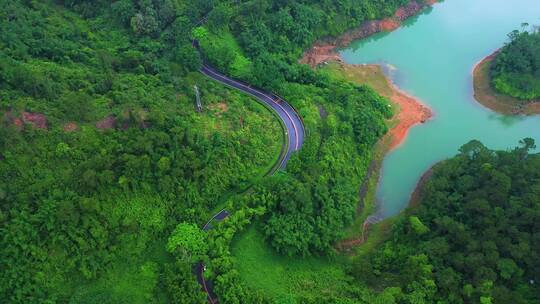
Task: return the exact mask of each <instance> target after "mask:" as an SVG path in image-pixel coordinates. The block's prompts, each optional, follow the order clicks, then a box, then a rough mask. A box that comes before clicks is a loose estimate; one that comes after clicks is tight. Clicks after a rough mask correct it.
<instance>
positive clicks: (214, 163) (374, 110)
mask: <svg viewBox="0 0 540 304" xmlns="http://www.w3.org/2000/svg"><path fill="white" fill-rule="evenodd" d="M1 2H2V7H3V9H2V11H0V23H1V26H0V45H1V48H0V80H1V81H0V118H1V123H2V128H0V132H1V134H0V159H1V162H0V179H1V183H0V200H1V204H0V231H1V234H2V238H1V239H0V240H1V245H2V248H3V249H2V250H1V251H0V268H1V269H3V271H2V272H1V274H0V296H1V298H2V299H5V300H6V301H8V302H11V303H44V302H47V303H56V302H60V303H66V302H71V303H97V302H105V303H121V302H126V303H148V302H158V303H159V302H161V303H163V302H182V303H202V302H204V301H205V296H204V295H203V294H202V293H201V292H200V288H199V286H198V285H197V284H196V281H195V277H194V276H193V274H192V271H191V265H192V263H193V262H194V260H193V258H194V257H197V259H203V260H208V261H209V271H208V273H209V274H208V276H209V277H213V278H214V279H216V289H217V290H218V291H221V293H219V294H220V296H223V297H227V296H228V297H230V299H237V300H236V301H237V302H238V301H240V300H238V299H239V298H238V297H237V296H238V295H240V296H241V292H242V288H240V287H239V286H240V285H241V283H240V282H238V278H237V277H236V276H235V272H234V269H232V268H231V267H230V266H231V263H230V261H228V260H227V259H226V254H225V253H223V254H221V256H222V258H221V260H220V259H219V258H216V259H214V257H218V256H220V255H218V254H217V253H216V252H219V250H221V249H223V248H224V247H223V246H225V247H226V246H228V243H227V240H230V235H228V236H227V238H220V237H219V236H215V237H212V235H210V236H208V238H209V239H208V240H204V241H203V242H202V243H208V244H209V246H203V247H202V249H201V248H200V247H197V246H195V247H194V246H192V245H193V244H200V243H201V240H200V239H197V238H195V240H193V239H189V238H188V239H183V234H182V233H184V234H185V233H187V232H189V231H194V229H193V228H194V227H201V226H202V224H203V223H204V222H205V221H206V220H207V219H208V218H209V217H210V215H211V214H212V211H214V209H216V208H219V207H222V206H224V205H225V204H228V205H229V206H230V207H231V209H234V208H236V209H240V210H239V211H238V212H237V213H235V216H236V217H238V218H239V219H238V221H237V222H235V221H234V217H233V218H231V219H230V220H228V221H227V222H228V224H229V225H231V226H232V228H231V230H225V229H224V230H222V232H223V231H224V232H223V233H225V232H227V231H235V230H237V229H239V227H240V226H241V223H245V222H246V221H249V220H250V219H251V218H253V217H254V216H257V215H260V216H263V217H264V219H265V223H266V224H265V227H266V228H265V231H266V234H267V236H268V238H269V239H270V240H271V243H272V244H274V245H275V247H276V248H277V249H279V250H280V251H282V252H285V253H288V254H304V255H307V254H312V253H315V252H317V253H324V252H329V251H332V249H331V244H332V242H333V241H334V240H335V239H336V238H337V237H338V236H339V233H340V229H341V228H343V227H344V226H346V225H347V224H348V223H350V222H351V221H352V217H353V215H354V209H355V204H356V198H355V195H356V189H357V186H358V184H359V183H360V181H361V179H362V177H363V175H364V173H365V169H366V167H367V164H368V162H369V158H370V149H371V146H372V145H373V143H374V142H376V140H377V139H378V138H379V137H380V136H381V135H382V134H383V133H384V132H385V130H386V127H385V125H384V118H386V117H389V115H390V114H391V113H390V111H389V109H388V106H387V104H388V101H387V100H385V99H383V98H382V97H380V96H378V95H377V94H375V93H374V92H373V91H372V90H371V89H370V88H368V87H359V86H356V85H353V84H351V83H347V82H344V81H342V80H336V79H331V78H329V77H327V76H323V75H320V74H319V73H317V72H314V71H312V70H310V69H309V68H307V67H305V66H301V65H298V64H296V59H297V58H298V56H299V55H300V52H301V50H302V49H303V48H305V47H307V46H308V45H309V44H310V43H312V42H313V41H314V39H316V38H318V37H321V36H322V35H326V34H332V33H337V32H339V31H342V30H344V29H346V28H348V27H350V26H353V25H356V24H358V23H359V22H361V21H363V20H365V19H367V18H376V17H382V16H387V15H389V14H391V13H392V12H393V11H394V10H395V9H396V8H397V7H398V6H399V5H400V4H402V3H404V1H392V2H388V1H366V2H365V3H364V4H363V5H360V6H354V8H352V7H353V5H352V4H345V3H340V4H339V5H337V4H333V3H326V4H321V3H309V2H308V3H304V2H287V3H282V2H275V1H244V2H234V3H230V2H227V1H192V2H189V3H186V2H183V1H169V0H159V1H158V0H155V1H151V0H141V1H131V0H121V1H115V2H112V3H111V2H109V1H22V0H21V1H5V0H4V1H1ZM329 12H333V13H332V17H331V16H330V15H329V14H328V13H329ZM276 13H279V14H280V16H281V17H283V18H279V19H280V20H283V21H286V22H285V23H283V24H281V25H279V27H276V23H275V21H276V19H275V16H276ZM205 17H206V22H205V23H204V24H203V25H202V27H201V23H199V21H200V20H204V19H205ZM248 29H249V33H248V32H246V31H247V30H248ZM212 37H213V38H215V40H212V39H211V38H212ZM192 38H199V39H200V40H201V44H202V46H203V54H204V57H205V58H207V59H209V60H211V61H212V62H213V63H214V64H215V65H216V66H217V67H218V68H220V69H221V70H222V71H224V72H227V73H230V74H231V75H233V76H235V77H239V78H243V79H245V80H249V81H252V82H253V83H255V84H258V85H260V86H263V87H267V88H272V89H274V90H276V91H277V92H278V93H280V94H282V95H283V96H284V97H286V98H287V100H289V101H290V102H291V103H292V104H293V105H294V106H295V107H296V108H297V109H298V110H299V112H300V113H301V115H302V116H303V119H304V121H305V123H306V128H307V132H308V134H309V136H308V142H306V144H305V146H304V149H303V150H302V152H301V153H300V155H297V156H295V157H294V159H293V160H291V162H290V164H289V168H288V170H287V172H283V173H280V174H279V175H278V176H276V177H275V178H272V179H269V180H262V181H261V179H260V177H261V176H262V175H263V174H264V173H265V172H267V170H268V168H269V166H271V165H272V164H273V162H274V161H275V159H276V158H277V154H278V153H279V150H280V145H281V141H282V138H281V131H280V128H279V124H278V123H277V122H276V121H275V119H274V117H273V116H272V115H271V114H270V113H269V112H268V111H267V110H266V109H265V108H263V107H262V106H260V105H257V104H256V103H255V102H254V101H253V100H252V99H250V98H247V97H245V96H243V95H241V94H240V93H238V92H235V91H231V90H228V89H226V88H224V87H223V86H221V85H219V84H217V83H214V82H212V81H210V80H207V79H205V78H204V77H203V76H202V75H201V74H199V73H197V72H196V70H197V68H198V67H199V65H200V64H201V58H200V57H199V54H198V53H197V52H196V51H195V49H193V48H192V47H191V39H192ZM261 71H264V72H261ZM195 84H196V85H198V86H199V87H200V88H201V94H202V97H203V103H204V105H205V109H204V111H203V112H202V113H196V112H195V109H194V104H193V103H194V92H193V85H195ZM351 164H354V165H353V166H351ZM345 176H347V178H345ZM253 183H256V187H255V188H254V189H255V190H254V191H253V192H252V193H251V194H250V195H249V196H241V198H242V199H238V204H237V205H238V206H233V205H235V204H233V203H234V200H231V199H229V198H231V197H233V198H235V196H234V193H236V192H237V191H239V190H241V189H244V188H245V187H246V186H248V185H251V184H253ZM288 184H292V185H294V186H298V187H301V188H302V189H304V190H302V191H301V193H300V195H298V196H295V202H294V203H291V204H290V206H286V205H285V204H286V203H285V202H284V201H283V200H284V198H285V197H286V195H289V194H287V193H290V194H293V193H296V192H297V191H296V189H295V188H293V187H290V186H288V187H287V185H288ZM277 189H281V190H280V191H281V192H279V193H278V192H274V191H277ZM267 193H270V194H269V196H270V197H268V198H267V200H265V201H257V200H251V198H253V199H255V198H257V197H261V196H265V195H267ZM228 199H229V200H228ZM304 204H305V205H306V206H308V207H307V208H308V209H303V207H302V206H303V205H304ZM252 207H253V208H252ZM285 207H286V208H289V210H290V211H291V212H290V213H285V212H284V211H285V209H283V208H285ZM308 210H309V213H306V212H307V211H308ZM263 214H264V215H263ZM294 214H296V215H294ZM302 214H305V216H300V215H302ZM291 215H293V216H291ZM242 216H243V217H242ZM231 223H232V224H231ZM234 223H237V225H234ZM300 226H305V227H307V228H308V229H310V230H311V231H312V233H311V234H309V235H308V236H309V237H308V238H306V239H298V238H295V237H291V235H292V234H294V231H293V230H294V229H295V228H294V227H300ZM286 227H289V228H286ZM188 228H189V229H188ZM328 228H331V229H328ZM215 233H217V232H215ZM184 236H185V235H184ZM198 237H200V238H206V236H205V235H198ZM194 248H197V250H195V249H194ZM225 250H226V249H225ZM186 256H187V257H190V258H186ZM210 260H211V262H210ZM245 293H247V294H250V292H249V291H245ZM227 302H231V303H233V302H234V300H231V301H227Z"/></svg>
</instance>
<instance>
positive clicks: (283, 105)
mask: <svg viewBox="0 0 540 304" xmlns="http://www.w3.org/2000/svg"><path fill="white" fill-rule="evenodd" d="M194 46H195V47H196V46H197V45H196V43H194ZM199 71H200V72H201V73H202V74H204V75H206V76H208V77H210V78H212V79H214V80H216V81H218V82H220V83H222V84H224V85H226V86H229V87H232V88H234V89H237V90H239V91H242V92H244V93H246V94H248V95H251V96H252V97H254V98H255V99H257V101H259V102H260V103H262V104H264V105H266V106H267V107H269V108H270V109H272V110H273V111H274V112H275V113H276V114H277V116H278V117H279V119H280V120H281V122H282V123H283V126H284V128H285V132H284V133H285V137H286V138H285V141H284V143H283V146H284V147H285V148H286V150H285V149H282V150H284V151H282V155H281V156H280V158H279V159H278V163H277V164H276V166H275V167H276V168H277V169H283V168H285V166H286V165H287V161H288V160H289V159H290V157H291V155H292V153H293V152H295V151H298V150H300V148H301V147H302V144H303V143H304V136H305V129H304V122H303V121H302V119H301V118H300V115H299V114H298V113H297V112H296V110H295V109H294V108H293V107H292V106H291V105H290V104H288V103H287V102H286V101H285V100H283V98H281V97H280V96H278V95H276V94H273V93H269V92H266V91H264V90H262V89H259V88H256V87H253V86H251V85H249V84H247V83H245V82H242V81H239V80H235V79H232V78H229V77H227V76H225V75H223V74H221V73H220V72H219V71H217V70H216V69H214V68H212V67H211V66H209V65H208V64H206V63H204V64H203V65H202V67H201V69H200V70H199ZM274 172H275V170H272V171H270V172H269V174H273V173H274ZM227 216H229V212H228V211H227V210H225V209H223V210H221V211H219V212H218V213H217V214H215V215H214V216H213V217H212V218H211V219H210V220H209V221H208V222H207V223H206V225H204V227H203V230H204V231H208V230H209V229H211V228H212V222H214V221H218V222H219V221H222V220H224V219H225V218H227ZM204 270H205V266H204V264H203V263H202V262H201V263H198V264H197V265H196V266H195V273H196V275H197V280H198V281H199V284H201V286H202V288H203V289H204V291H205V292H206V294H207V296H208V302H209V303H211V304H216V303H218V299H217V297H216V295H215V294H214V292H213V285H212V282H211V281H206V280H205V279H204Z"/></svg>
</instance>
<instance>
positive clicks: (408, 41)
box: [341, 0, 540, 217]
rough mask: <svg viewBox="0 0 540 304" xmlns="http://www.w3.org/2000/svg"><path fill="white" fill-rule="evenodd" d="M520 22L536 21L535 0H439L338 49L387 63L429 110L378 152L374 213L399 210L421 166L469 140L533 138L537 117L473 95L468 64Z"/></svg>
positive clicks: (504, 145) (539, 137)
mask: <svg viewBox="0 0 540 304" xmlns="http://www.w3.org/2000/svg"><path fill="white" fill-rule="evenodd" d="M523 22H529V23H530V24H540V1H539V0H446V1H445V2H443V3H439V4H436V5H435V6H434V7H433V8H432V9H431V10H430V11H427V12H426V13H425V14H422V15H419V16H418V17H416V18H413V19H410V20H408V21H407V22H406V23H405V24H404V26H403V27H401V28H400V29H398V30H396V31H394V32H391V33H385V34H378V35H375V36H373V37H371V38H369V39H366V40H361V41H357V42H354V43H352V44H351V45H350V46H349V47H348V48H346V49H344V50H342V51H341V54H342V56H343V58H344V60H345V61H346V62H347V63H355V64H359V63H381V64H389V65H390V66H392V67H393V68H392V69H390V72H389V75H390V77H391V78H392V79H393V80H394V82H395V83H396V84H397V85H398V86H399V87H400V88H401V89H402V90H404V91H406V92H407V93H409V94H411V95H413V96H416V97H418V98H419V99H420V100H421V101H422V102H423V103H425V104H427V105H428V106H429V107H430V108H431V109H432V110H433V112H434V117H433V119H432V120H431V121H429V122H427V123H425V124H423V125H419V126H416V127H414V128H412V129H411V131H410V133H409V136H408V138H407V139H406V140H405V142H404V144H403V145H402V146H400V147H399V148H397V149H396V150H394V151H393V152H391V153H390V154H388V155H387V156H386V158H385V160H384V162H383V167H382V174H381V180H380V182H379V186H378V189H377V198H378V200H379V204H380V211H379V212H380V213H379V214H380V215H382V216H384V217H387V216H391V215H395V214H397V213H399V212H400V211H401V210H403V209H404V208H405V207H406V205H407V203H408V201H409V197H410V194H411V193H412V191H413V190H414V187H415V185H416V183H417V182H418V180H419V179H420V177H421V175H422V174H423V172H425V171H426V170H427V169H429V167H430V166H431V165H433V164H434V163H436V162H437V161H440V160H443V159H445V158H448V157H451V156H453V155H455V154H456V153H457V150H458V149H459V147H460V146H461V145H463V144H465V143H466V142H468V141H469V140H472V139H478V140H480V141H482V142H483V143H484V144H485V145H486V146H488V147H489V148H492V149H510V148H513V147H515V146H516V145H517V144H518V142H519V140H520V139H522V138H524V137H532V138H534V139H535V140H536V143H537V145H540V116H532V117H510V116H504V115H500V114H497V113H495V112H493V111H491V110H489V109H487V108H484V107H483V106H481V105H480V104H478V103H477V102H476V101H475V100H474V98H473V89H472V75H471V73H472V69H473V67H474V65H475V64H476V63H477V62H479V61H480V60H482V59H483V58H484V57H485V56H487V55H489V54H491V53H492V52H493V51H494V50H496V49H497V48H499V47H501V46H502V45H503V44H504V43H505V42H506V41H507V34H508V33H509V32H511V31H512V30H514V29H520V28H521V24H522V23H523ZM394 68H395V69H394Z"/></svg>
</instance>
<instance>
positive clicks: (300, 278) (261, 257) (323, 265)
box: [232, 225, 350, 299]
mask: <svg viewBox="0 0 540 304" xmlns="http://www.w3.org/2000/svg"><path fill="white" fill-rule="evenodd" d="M232 253H233V255H234V256H235V258H236V264H237V267H238V270H239V272H240V276H241V278H242V279H243V281H244V282H245V283H246V284H247V285H248V286H249V287H250V288H253V289H254V290H257V291H260V292H261V293H263V294H264V295H266V296H268V297H269V298H273V299H276V298H281V299H283V298H298V297H302V296H303V297H312V296H314V295H318V296H324V295H339V294H342V293H343V292H345V291H346V290H348V286H349V284H348V282H349V281H350V277H349V276H348V275H347V274H346V273H345V269H344V266H343V265H344V264H343V262H344V261H343V260H344V258H341V257H339V258H333V259H330V258H313V257H312V258H301V257H286V256H282V255H279V254H277V253H276V252H275V251H274V250H273V249H272V248H271V247H269V246H268V245H267V244H266V243H265V241H264V238H263V235H262V234H261V233H260V232H259V231H258V229H257V228H256V226H255V225H252V226H251V227H249V228H248V229H247V230H246V231H245V232H244V233H242V234H241V235H239V236H238V238H237V239H236V240H235V241H234V242H233V244H232Z"/></svg>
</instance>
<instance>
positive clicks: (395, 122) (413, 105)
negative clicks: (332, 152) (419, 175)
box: [328, 62, 433, 252]
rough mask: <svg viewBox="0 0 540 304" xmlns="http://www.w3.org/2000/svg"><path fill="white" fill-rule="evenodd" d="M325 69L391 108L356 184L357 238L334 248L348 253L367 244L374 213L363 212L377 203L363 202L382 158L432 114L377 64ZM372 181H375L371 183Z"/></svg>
mask: <svg viewBox="0 0 540 304" xmlns="http://www.w3.org/2000/svg"><path fill="white" fill-rule="evenodd" d="M328 68H329V69H330V70H335V71H337V72H338V73H339V74H340V75H342V77H344V78H345V79H347V80H349V81H352V82H354V83H357V84H367V85H369V86H370V87H371V88H373V89H374V90H375V91H376V92H377V93H378V94H380V95H381V96H384V97H386V98H388V100H389V101H390V102H391V103H392V105H393V107H394V109H395V111H394V115H393V116H392V118H390V119H389V120H387V125H388V127H389V129H388V132H387V133H386V134H385V135H384V136H383V137H381V139H379V142H378V143H377V144H376V145H375V147H374V159H373V160H372V162H371V164H370V166H369V168H368V172H367V173H366V180H364V182H363V183H362V185H360V191H359V207H358V209H359V210H357V214H358V216H360V217H361V218H362V217H366V218H365V220H364V221H363V222H362V229H361V231H360V235H357V236H355V237H353V238H346V239H343V240H341V241H339V242H338V244H337V246H336V247H337V248H338V249H339V250H340V251H342V252H349V251H351V250H352V249H353V248H355V247H357V246H360V245H362V244H364V243H365V242H367V241H368V236H369V231H370V226H371V225H372V223H371V222H369V221H368V219H369V215H370V214H371V213H372V212H373V211H376V210H370V211H369V213H368V214H364V210H365V208H366V207H368V208H369V209H373V208H375V209H376V205H377V204H375V203H373V204H371V203H370V204H367V202H366V200H368V199H373V200H375V198H374V197H371V196H372V195H373V193H370V192H371V191H373V187H376V185H377V184H378V181H379V178H380V168H381V166H382V161H383V160H384V158H385V156H386V155H387V154H388V153H389V152H391V151H392V150H394V149H396V148H398V147H399V146H400V145H401V144H403V142H404V141H405V139H406V137H407V135H408V133H409V130H410V129H411V128H412V127H414V126H416V125H418V124H423V123H425V122H426V121H428V120H430V119H431V118H432V117H433V112H432V110H431V109H430V108H429V107H428V106H426V105H425V104H423V103H422V102H421V101H419V100H418V99H417V98H415V97H413V96H411V95H409V94H407V93H406V92H404V91H402V90H401V89H399V87H398V86H397V85H396V84H394V83H393V81H392V80H391V79H390V78H389V77H388V76H387V75H386V74H385V73H384V72H383V68H382V66H380V65H376V64H366V65H354V64H345V63H343V62H334V63H332V64H330V65H329V66H328ZM373 180H375V182H374V181H373ZM368 205H371V206H368ZM358 224H359V223H358ZM358 224H357V225H358Z"/></svg>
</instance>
